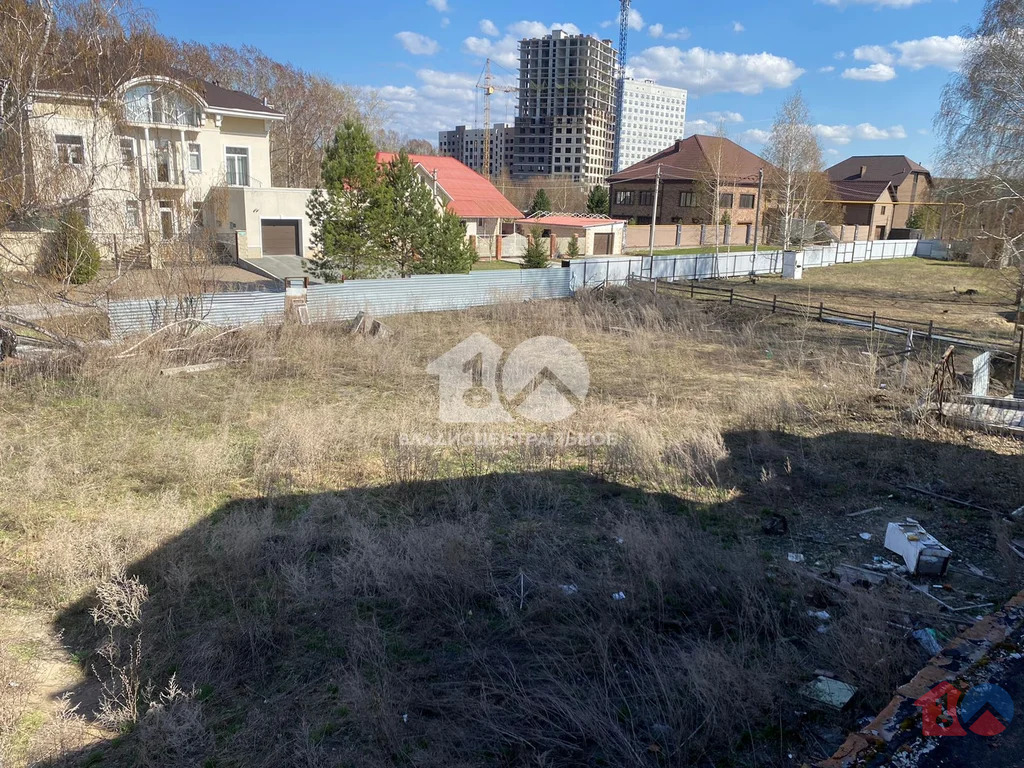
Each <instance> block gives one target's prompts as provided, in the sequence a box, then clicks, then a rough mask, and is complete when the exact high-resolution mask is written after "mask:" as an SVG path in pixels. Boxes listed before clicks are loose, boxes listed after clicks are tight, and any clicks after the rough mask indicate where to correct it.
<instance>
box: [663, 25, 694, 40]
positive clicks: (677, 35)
mask: <svg viewBox="0 0 1024 768" xmlns="http://www.w3.org/2000/svg"><path fill="white" fill-rule="evenodd" d="M665 39H666V40H689V39H690V30H688V29H687V28H686V27H680V28H679V29H677V30H676V31H675V32H669V33H668V34H667V35H665Z"/></svg>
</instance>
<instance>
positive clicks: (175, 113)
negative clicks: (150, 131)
mask: <svg viewBox="0 0 1024 768" xmlns="http://www.w3.org/2000/svg"><path fill="white" fill-rule="evenodd" d="M124 110H125V118H126V119H127V120H128V122H130V123H157V124H160V125H176V126H190V127H196V126H198V125H199V108H198V107H197V105H196V104H195V103H193V102H192V100H191V99H189V98H187V97H185V96H183V95H182V94H181V93H179V92H177V91H175V90H174V89H172V88H169V87H167V86H165V85H157V84H154V83H147V84H144V85H137V86H135V87H133V88H129V89H128V91H127V92H126V93H125V95H124Z"/></svg>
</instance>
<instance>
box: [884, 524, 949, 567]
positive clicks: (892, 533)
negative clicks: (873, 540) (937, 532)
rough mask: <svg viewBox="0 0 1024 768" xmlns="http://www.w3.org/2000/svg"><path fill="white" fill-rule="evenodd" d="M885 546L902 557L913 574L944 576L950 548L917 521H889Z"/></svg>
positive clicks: (947, 565)
mask: <svg viewBox="0 0 1024 768" xmlns="http://www.w3.org/2000/svg"><path fill="white" fill-rule="evenodd" d="M885 548H886V549H887V550H889V551H890V552H895V553H896V554H897V555H901V556H902V557H903V562H905V563H906V564H907V568H908V569H909V570H910V572H911V573H912V574H913V575H914V576H945V575H946V570H947V569H948V568H949V560H950V558H951V557H952V556H953V552H952V550H950V549H949V548H948V547H946V546H944V545H943V544H941V543H940V542H939V540H938V539H936V538H935V537H934V536H932V535H931V534H930V533H928V531H926V530H925V529H924V528H922V527H921V526H920V525H918V524H917V523H889V528H888V530H886V532H885Z"/></svg>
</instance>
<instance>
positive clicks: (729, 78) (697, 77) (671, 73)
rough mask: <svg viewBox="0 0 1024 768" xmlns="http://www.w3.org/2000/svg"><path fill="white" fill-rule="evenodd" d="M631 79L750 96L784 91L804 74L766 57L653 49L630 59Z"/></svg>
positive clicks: (791, 65)
mask: <svg viewBox="0 0 1024 768" xmlns="http://www.w3.org/2000/svg"><path fill="white" fill-rule="evenodd" d="M630 67H631V69H632V70H633V75H634V76H635V77H640V78H651V79H655V80H658V81H659V82H662V83H664V84H666V85H675V86H681V87H684V88H688V89H689V90H690V91H692V92H694V93H698V94H700V93H705V94H706V93H726V92H732V93H743V94H747V95H753V94H758V93H761V92H763V91H764V90H765V89H767V88H788V87H789V86H791V85H792V84H793V83H794V82H795V81H796V79H797V78H798V77H800V75H802V74H803V73H804V70H802V69H800V68H799V67H798V66H797V65H796V64H795V63H794V62H793V61H791V60H790V59H786V58H783V57H781V56H775V55H774V54H770V53H757V54H738V53H719V52H716V51H708V50H705V49H703V48H699V47H698V48H690V49H689V50H686V51H683V50H680V49H679V48H676V47H675V46H655V47H654V48H648V49H647V50H646V51H643V52H642V53H640V54H639V55H637V56H633V57H631V58H630Z"/></svg>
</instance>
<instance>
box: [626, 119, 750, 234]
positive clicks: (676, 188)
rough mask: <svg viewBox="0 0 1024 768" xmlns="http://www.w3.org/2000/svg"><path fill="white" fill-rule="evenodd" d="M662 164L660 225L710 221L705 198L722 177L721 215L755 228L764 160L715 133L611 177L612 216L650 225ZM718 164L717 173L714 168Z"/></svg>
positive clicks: (685, 141) (693, 138) (686, 141)
mask: <svg viewBox="0 0 1024 768" xmlns="http://www.w3.org/2000/svg"><path fill="white" fill-rule="evenodd" d="M659 167H660V168H661V181H662V183H661V191H660V194H659V199H658V213H657V221H656V222H655V223H656V224H712V223H719V222H712V221H711V213H710V208H711V206H710V205H709V204H708V201H707V200H706V195H707V192H706V189H707V185H708V182H709V181H710V180H712V179H715V178H720V182H719V197H720V199H719V203H720V209H719V216H720V217H722V218H724V216H725V215H726V214H728V221H729V223H731V224H732V226H733V227H753V225H754V219H755V217H756V211H757V184H758V174H759V172H760V171H761V170H767V169H768V167H769V164H768V162H767V161H766V160H763V159H762V158H760V157H758V156H757V155H755V154H754V153H753V152H749V151H747V150H746V149H744V148H743V147H741V146H739V145H738V144H736V143H734V142H732V141H729V139H723V138H719V137H715V136H699V135H698V136H691V137H689V138H688V139H682V140H680V141H677V142H676V143H675V144H673V145H672V146H671V147H669V148H668V149H665V150H663V151H661V152H659V153H658V154H656V155H652V156H651V157H649V158H647V159H646V160H643V161H641V162H639V163H637V164H636V165H633V166H631V167H629V168H626V169H625V170H624V171H621V172H620V173H617V174H615V175H614V176H611V177H609V179H608V184H609V186H610V188H611V216H612V218H613V219H627V220H632V221H634V222H635V223H636V224H650V223H651V217H652V212H653V210H652V209H653V207H654V186H655V178H656V176H657V173H658V168H659ZM715 168H720V172H719V173H717V174H716V173H715V172H714V170H713V169H715Z"/></svg>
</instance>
